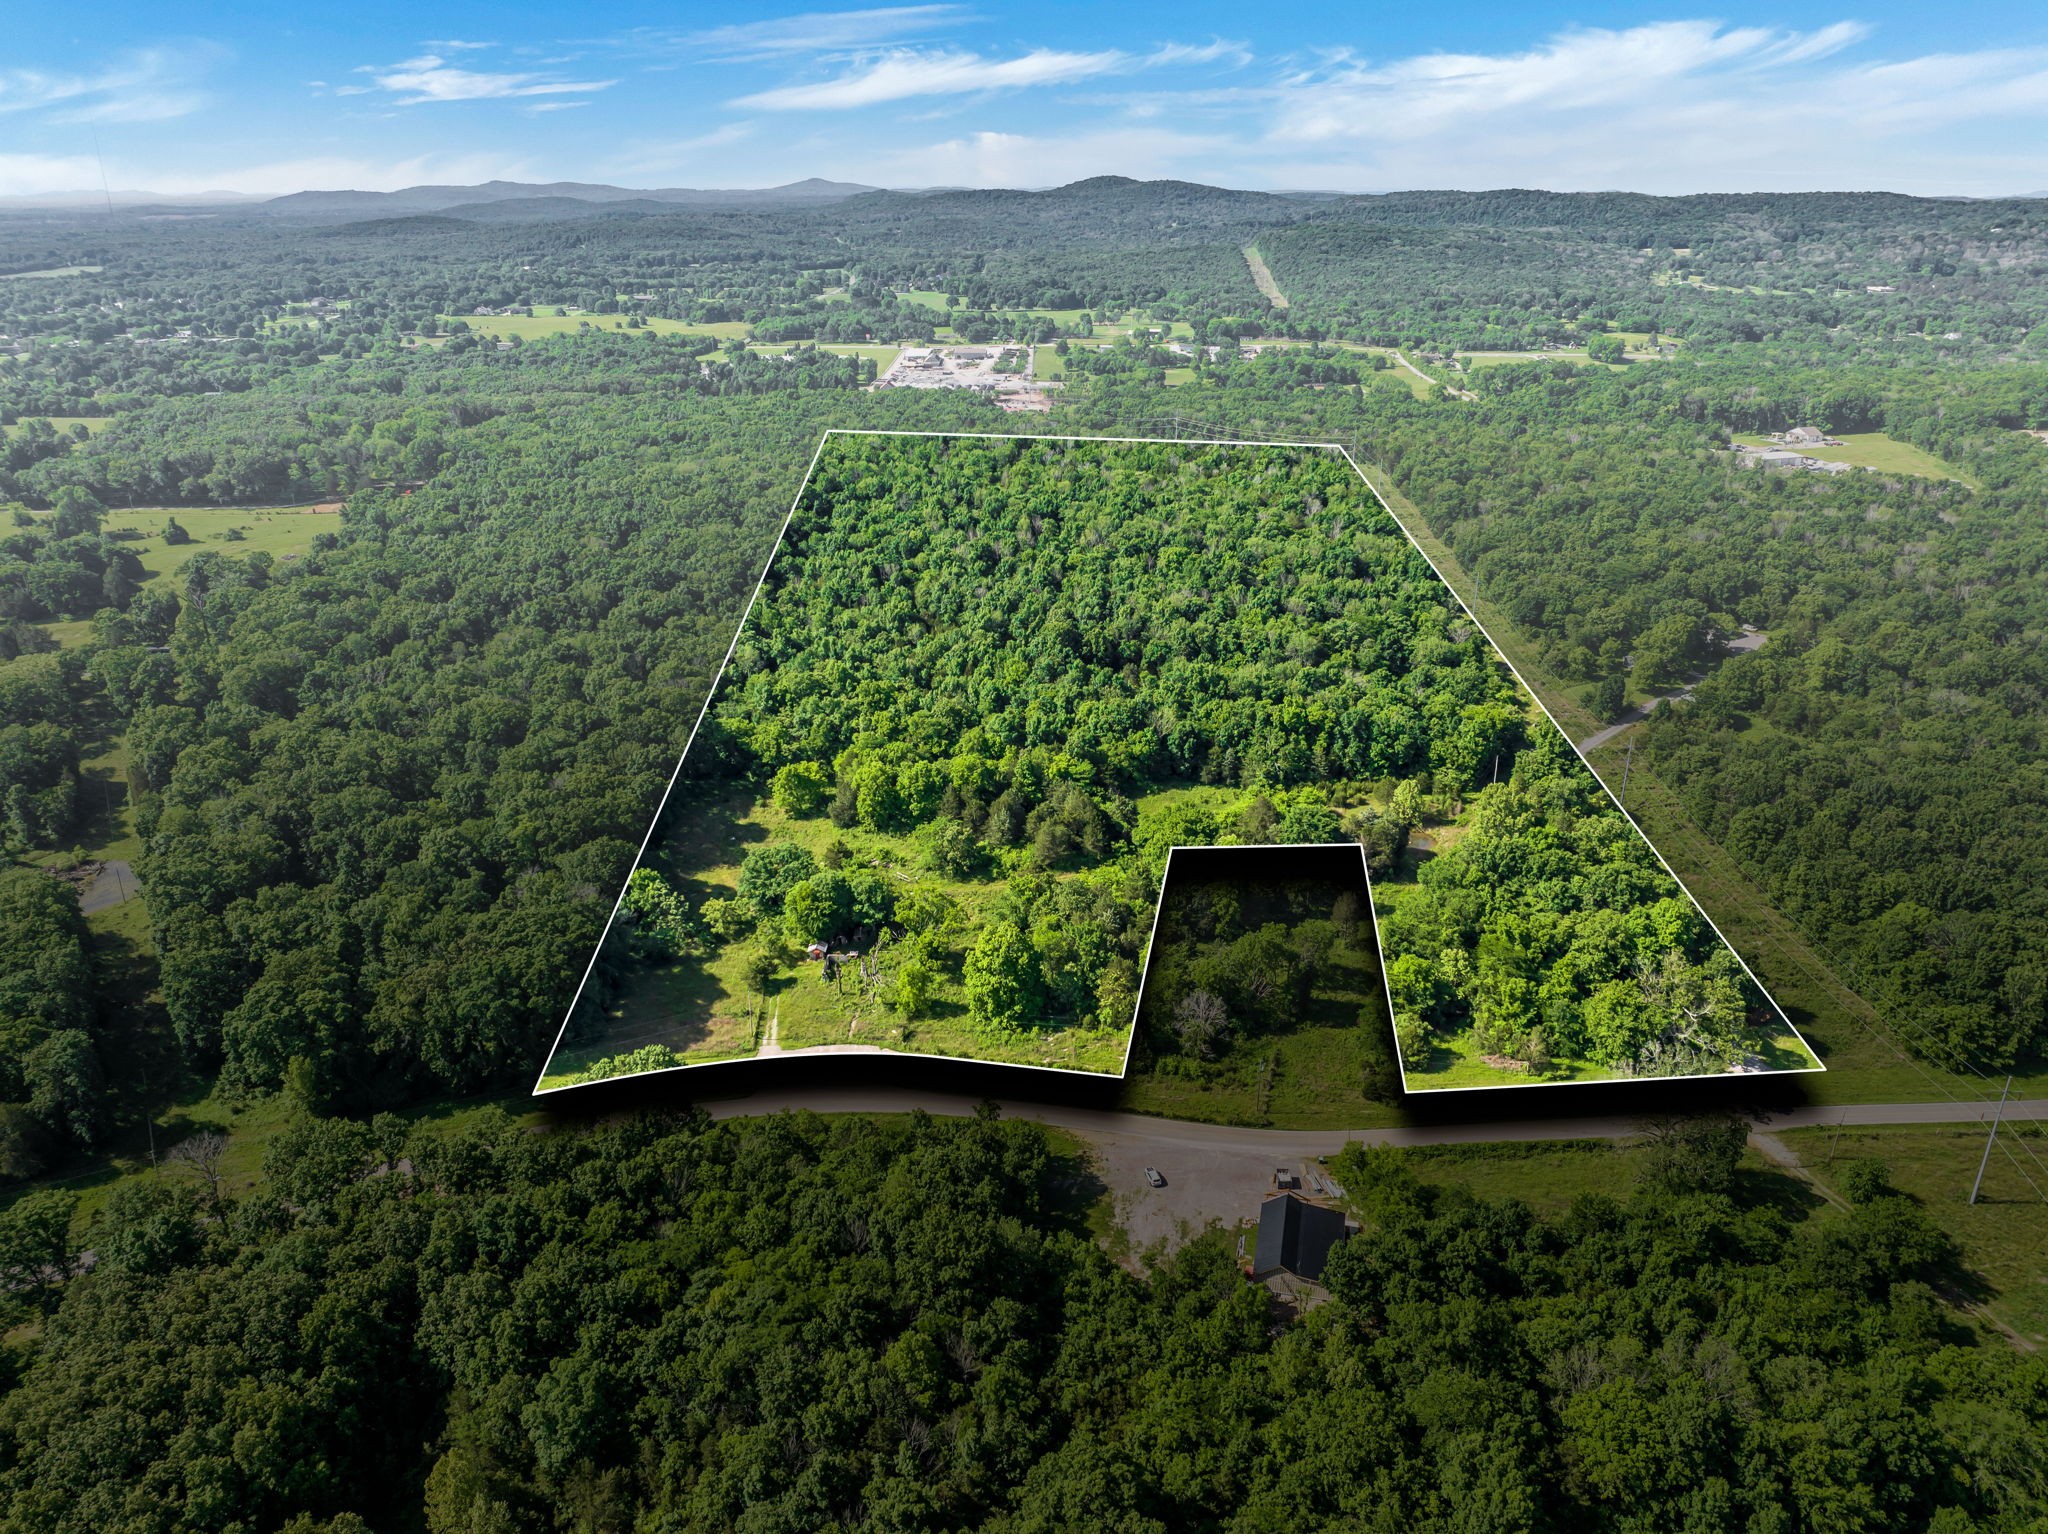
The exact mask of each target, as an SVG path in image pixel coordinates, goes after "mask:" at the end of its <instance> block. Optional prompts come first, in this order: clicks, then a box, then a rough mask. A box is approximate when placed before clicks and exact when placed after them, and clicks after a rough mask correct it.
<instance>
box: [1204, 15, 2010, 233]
mask: <svg viewBox="0 0 2048 1534" xmlns="http://www.w3.org/2000/svg"><path fill="white" fill-rule="evenodd" d="M1869 36H1870V32H1869V29H1868V28H1866V27H1864V26H1862V25H1861V24H1859V23H1854V22H1837V23H1834V24H1832V25H1829V26H1823V27H1820V28H1818V29H1816V30H1813V31H1810V32H1787V31H1778V30H1769V29H1764V28H1756V27H1742V28H1727V27H1723V26H1721V25H1720V24H1718V23H1715V22H1707V21H1672V22H1658V23H1654V24H1650V25H1645V26H1640V27H1632V28H1628V29H1625V30H1578V31H1572V32H1567V33H1564V34H1561V35H1560V36H1558V37H1555V38H1552V39H1550V40H1549V41H1547V42H1545V43H1543V44H1541V45H1540V46H1538V47H1535V48H1531V49H1526V50H1523V51H1521V52H1517V53H1505V54H1427V55H1422V56H1420V57H1416V58H1410V59H1403V60H1397V61H1393V62H1389V63H1367V62H1362V61H1359V60H1356V59H1354V58H1350V57H1344V56H1339V57H1337V58H1334V59H1332V60H1330V61H1328V62H1326V63H1325V64H1323V65H1321V66H1320V67H1317V68H1314V69H1309V70H1303V71H1300V72H1298V73H1296V74H1294V75H1291V76H1289V77H1287V78H1285V79H1283V80H1281V81H1280V82H1278V83H1277V85H1276V86H1274V87H1273V88H1272V89H1271V91H1270V93H1269V95H1268V98H1267V105H1266V106H1265V107H1264V108H1263V109H1262V110H1259V111H1255V112H1253V113H1252V114H1250V117H1249V122H1251V123H1256V124H1257V125H1258V127H1257V130H1256V137H1254V138H1248V139H1245V140H1242V141H1241V142H1240V153H1239V154H1238V155H1237V156H1235V157H1233V158H1234V159H1235V161H1236V164H1237V165H1238V166H1239V167H1240V170H1239V174H1240V175H1242V174H1243V171H1244V168H1247V167H1249V166H1252V165H1256V166H1258V167H1259V169H1258V171H1257V172H1256V173H1255V174H1254V177H1253V179H1255V180H1256V181H1258V182H1259V183H1260V184H1264V185H1269V186H1295V187H1300V186H1329V187H1336V188H1345V189H1354V190H1368V189H1377V190H1386V189H1393V188H1399V187H1415V186H1458V187H1492V186H1544V187H1551V188H1557V189H1566V190H1569V189H1591V188H1601V187H1627V188H1633V189H1639V190H1652V191H1667V192H1683V191H1696V190H1744V189H1749V190H1755V189H1788V190H1789V189H1800V188H1818V187H1891V188H1897V189H1901V190H1906V189H1910V190H1915V191H1921V192H1957V193H1970V194H1978V195H1983V194H1995V193H1997V192H2001V191H2010V190H2012V189H2013V188H2014V186H2015V185H2017V184H2018V182H2016V181H2015V180H2014V178H2013V171H2012V163H2011V162H2012V160H2013V158H2014V157H2013V156H2012V155H2010V154H2009V153H2008V152H2007V151H2005V149H2004V148H2003V146H2001V147H2000V148H1998V149H1996V150H1994V149H1992V148H1990V147H1989V146H1985V147H1984V148H1982V149H1976V150H1972V149H1969V148H1967V147H1964V146H1963V145H1961V144H1952V145H1948V146H1946V147H1944V148H1941V149H1937V148H1936V146H1935V145H1934V144H1933V143H1931V142H1929V137H1930V135H1934V134H1937V133H1938V132H1940V131H1941V130H1944V129H1948V128H1952V127H1958V126H1961V125H1965V124H1972V123H1976V124H1982V123H1987V122H1990V121H1997V120H2005V121H2008V122H2011V123H2012V124H2013V125H2014V126H2015V127H2017V126H2018V124H2019V123H2020V122H2021V121H2026V120H2031V121H2032V122H2033V124H2034V125H2035V128H2036V132H2037V134H2038V128H2039V124H2040V122H2041V120H2042V119H2043V118H2044V116H2048V50H2042V49H2020V48H2013V49H1986V50H1982V51H1979V52H1974V53H1962V54H1934V55H1926V56H1923V57H1920V58H1913V59H1905V60H1900V61H1892V62H1876V63H1860V62H1854V61H1850V60H1846V59H1843V58H1842V57H1840V55H1842V54H1843V53H1844V51H1845V50H1847V49H1850V48H1852V47H1854V46H1855V45H1857V44H1859V43H1862V42H1864V41H1866V40H1867V39H1868V38H1869ZM2038 141H2039V140H2038V137H2036V138H2035V139H2034V142H2036V143H2038ZM1938 165H1945V166H1947V167H1948V170H1947V173H1946V174H1943V173H1941V172H1939V171H1937V170H1936V169H1935V167H1936V166H1938ZM2032 179H2033V180H2034V181H2038V180H2039V177H2038V176H2036V177H2033V178H2032ZM2027 180H2028V178H2027V177H2026V176H2025V175H2024V174H2023V173H2022V174H2021V175H2020V176H2019V177H2018V181H2019V182H2025V181H2027Z"/></svg>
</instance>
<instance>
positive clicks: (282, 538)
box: [41, 502, 341, 648]
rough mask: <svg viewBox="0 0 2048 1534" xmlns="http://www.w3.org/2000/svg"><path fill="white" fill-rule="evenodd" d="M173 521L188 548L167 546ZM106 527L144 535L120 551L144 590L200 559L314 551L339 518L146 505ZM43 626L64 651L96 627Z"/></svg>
mask: <svg viewBox="0 0 2048 1534" xmlns="http://www.w3.org/2000/svg"><path fill="white" fill-rule="evenodd" d="M323 504H328V505H332V504H335V503H333V502H327V503H323ZM172 518H176V519H177V522H178V525H179V526H180V527H182V528H184V529H185V531H186V532H188V533H190V534H191V535H192V541H191V542H190V543H177V544H171V543H165V542H164V525H165V524H166V523H167V522H168V521H170V520H171V519H172ZM104 526H105V528H106V530H107V531H108V532H110V533H122V532H134V533H140V534H142V537H140V538H135V539H124V540H123V542H122V547H123V548H126V549H128V550H130V551H131V552H133V553H134V554H135V555H136V557H138V558H139V559H141V561H142V568H143V572H144V579H143V585H145V586H149V585H153V584H155V583H156V582H158V581H164V580H168V579H170V578H171V577H172V576H174V575H176V574H177V572H178V571H179V570H180V569H182V568H183V567H184V566H185V564H186V563H188V562H189V561H190V560H192V559H195V558H197V557H198V556H199V555H201V554H207V553H212V554H224V555H226V556H228V557H229V558H231V559H242V558H246V557H248V556H249V555H251V554H256V553H264V554H269V555H271V556H273V557H274V558H277V559H289V558H293V557H295V556H297V555H300V554H303V553H305V552H306V550H307V549H309V548H311V547H312V546H313V540H314V538H316V537H318V536H319V535H320V534H321V533H333V532H339V531H340V530H341V513H340V512H339V511H338V510H336V511H315V510H314V509H313V508H312V507H311V506H170V507H165V506H143V507H133V508H130V509H129V510H126V511H110V512H108V513H107V515H106V519H105V522H104ZM236 535H239V536H236ZM41 627H42V629H43V631H44V632H45V633H47V634H49V635H50V636H51V637H52V638H53V639H55V640H56V641H57V643H58V645H59V646H61V647H64V648H70V647H72V646H75V645H80V644H83V643H85V641H86V640H87V639H89V638H90V637H91V636H92V624H91V623H90V622H89V621H87V620H85V619H69V620H64V621H60V622H56V623H45V624H43V625H41Z"/></svg>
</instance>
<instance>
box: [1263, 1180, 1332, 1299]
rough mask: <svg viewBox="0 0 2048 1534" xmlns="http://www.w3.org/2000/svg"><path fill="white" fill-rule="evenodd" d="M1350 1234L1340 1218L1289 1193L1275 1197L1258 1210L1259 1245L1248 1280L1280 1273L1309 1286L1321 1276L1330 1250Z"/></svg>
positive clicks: (1318, 1205)
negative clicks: (1291, 1276)
mask: <svg viewBox="0 0 2048 1534" xmlns="http://www.w3.org/2000/svg"><path fill="white" fill-rule="evenodd" d="M1349 1234H1350V1227H1349V1226H1348V1225H1346V1224H1345V1221H1344V1216H1343V1214H1342V1213H1341V1212H1340V1211H1338V1210H1335V1209H1326V1208H1324V1207H1323V1206H1322V1205H1321V1204H1312V1203H1310V1202H1309V1201H1308V1200H1307V1199H1305V1198H1301V1197H1299V1196H1298V1195H1296V1194H1293V1193H1280V1194H1275V1195H1274V1196H1273V1197H1271V1198H1269V1199H1267V1200H1266V1201H1265V1202H1264V1203H1263V1204H1261V1205H1260V1206H1259V1241H1258V1246H1257V1248H1256V1251H1255V1254H1254V1256H1253V1259H1252V1277H1253V1278H1264V1277H1265V1276H1266V1275H1267V1274H1269V1273H1275V1272H1279V1271H1282V1270H1285V1271H1286V1272H1289V1273H1292V1274H1294V1275H1295V1277H1297V1278H1305V1279H1307V1280H1309V1281H1310V1282H1311V1283H1315V1282H1317V1281H1319V1280H1320V1279H1321V1278H1322V1276H1323V1268H1324V1266H1325V1265H1326V1264H1327V1263H1328V1262H1329V1260H1330V1250H1331V1248H1332V1247H1334V1246H1336V1244H1337V1243H1338V1242H1339V1241H1342V1240H1343V1239H1344V1238H1345V1236H1347V1235H1349Z"/></svg>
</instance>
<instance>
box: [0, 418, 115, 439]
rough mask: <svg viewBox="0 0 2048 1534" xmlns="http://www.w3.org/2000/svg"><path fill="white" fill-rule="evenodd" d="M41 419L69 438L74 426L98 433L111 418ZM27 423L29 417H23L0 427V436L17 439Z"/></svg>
mask: <svg viewBox="0 0 2048 1534" xmlns="http://www.w3.org/2000/svg"><path fill="white" fill-rule="evenodd" d="M43 419H44V420H46V421H48V422H49V423H50V424H51V425H52V426H54V427H56V428H57V431H58V434H59V435H61V436H69V435H70V434H71V428H72V427H74V426H83V427H84V428H85V429H86V430H87V431H89V432H91V431H98V430H99V429H100V428H101V427H102V426H104V425H106V424H107V422H109V421H111V420H112V419H113V417H112V416H106V415H51V416H44V417H43ZM28 422H29V417H26V416H24V417H23V418H22V419H21V420H19V421H16V422H15V423H14V424H13V425H12V426H0V436H7V437H18V436H20V435H21V434H22V432H23V431H24V430H26V429H27V426H28Z"/></svg>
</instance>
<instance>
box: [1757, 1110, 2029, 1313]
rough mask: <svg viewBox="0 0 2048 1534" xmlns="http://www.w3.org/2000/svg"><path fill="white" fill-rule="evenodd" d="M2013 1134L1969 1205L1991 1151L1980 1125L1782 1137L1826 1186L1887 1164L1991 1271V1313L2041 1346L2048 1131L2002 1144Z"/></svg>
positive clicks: (1973, 1261) (2016, 1131)
mask: <svg viewBox="0 0 2048 1534" xmlns="http://www.w3.org/2000/svg"><path fill="white" fill-rule="evenodd" d="M2007 1134H2011V1135H2013V1136H2014V1139H2013V1142H2012V1143H2011V1144H2010V1145H2009V1146H2006V1147H2005V1148H2004V1149H2003V1150H2001V1149H1994V1150H1993V1151H1992V1153H1991V1161H1990V1163H1989V1165H1988V1166H1987V1167H1986V1168H1985V1172H1984V1191H1983V1193H1982V1195H1981V1196H1980V1198H1979V1200H1978V1202H1977V1203H1976V1204H1975V1205H1972V1204H1971V1203H1970V1202H1969V1197H1970V1183H1971V1181H1972V1180H1973V1179H1974V1178H1975V1177H1976V1175H1977V1164H1978V1162H1979V1161H1980V1160H1981V1159H1982V1157H1983V1154H1984V1140H1985V1132H1984V1130H1983V1129H1981V1128H1976V1127H1973V1126H1964V1125H1933V1124H1927V1125H1918V1124H1916V1125H1882V1126H1871V1127H1867V1128H1842V1129H1795V1130H1790V1131H1788V1132H1786V1133H1784V1134H1782V1135H1780V1136H1779V1138H1780V1139H1782V1140H1783V1141H1784V1142H1785V1143H1786V1144H1787V1145H1788V1146H1790V1147H1791V1148H1792V1150H1793V1151H1794V1153H1795V1154H1796V1155H1798V1157H1799V1159H1800V1160H1801V1161H1802V1162H1804V1163H1805V1164H1806V1166H1807V1167H1808V1169H1809V1170H1811V1171H1812V1172H1813V1174H1814V1175H1815V1176H1816V1177H1817V1178H1819V1179H1820V1181H1821V1182H1823V1183H1827V1182H1828V1181H1829V1179H1830V1177H1831V1176H1832V1175H1833V1173H1834V1172H1835V1171H1836V1170H1838V1169H1839V1168H1841V1167H1843V1166H1845V1165H1847V1164H1848V1163H1849V1162H1851V1161H1854V1160H1857V1159H1858V1158H1860V1157H1864V1156H1875V1157H1878V1158H1879V1159H1880V1160H1882V1161H1883V1162H1884V1163H1885V1165H1886V1166H1887V1167H1888V1168H1890V1171H1891V1181H1892V1185H1893V1186H1894V1187H1896V1188H1898V1189H1899V1191H1901V1192H1902V1193H1909V1194H1911V1195H1912V1196H1913V1197H1914V1198H1916V1199H1918V1200H1919V1201H1920V1205H1921V1207H1922V1209H1923V1210H1924V1211H1925V1212H1926V1214H1927V1216H1928V1217H1929V1218H1930V1219H1932V1220H1933V1221H1934V1222H1935V1223H1936V1224H1937V1225H1939V1226H1940V1227H1941V1228H1942V1229H1943V1230H1945V1231H1947V1232H1948V1233H1949V1235H1950V1236H1952V1237H1953V1238H1954V1239H1955V1241H1956V1244H1957V1245H1958V1246H1960V1247H1961V1248H1962V1250H1963V1260H1964V1263H1965V1265H1966V1266H1968V1267H1969V1268H1970V1269H1972V1270H1973V1271H1974V1272H1977V1273H1979V1274H1982V1275H1983V1277H1984V1279H1985V1280H1986V1281H1987V1285H1988V1290H1989V1292H1988V1293H1987V1294H1986V1295H1985V1297H1984V1300H1983V1308H1984V1309H1985V1311H1986V1312H1988V1313H1989V1314H1990V1316H1991V1317H1992V1318H1993V1319H1994V1320H1996V1321H1998V1322H2001V1323H2003V1324H2004V1325H2005V1326H2008V1327H2010V1328H2011V1329H2012V1330H2013V1331H2015V1332H2017V1333H2019V1334H2020V1335H2021V1336H2022V1337H2024V1338H2026V1339H2027V1340H2028V1341H2030V1342H2032V1343H2033V1344H2034V1345H2035V1346H2037V1347H2038V1346H2042V1345H2044V1344H2048V1260H2044V1254H2048V1202H2044V1201H2043V1199H2042V1197H2041V1194H2040V1193H2038V1192H2036V1191H2035V1189H2034V1188H2032V1187H2029V1186H2028V1184H2027V1178H2029V1177H2031V1178H2032V1179H2033V1180H2034V1183H2035V1184H2036V1185H2037V1186H2038V1187H2040V1188H2042V1189H2048V1172H2044V1170H2043V1167H2042V1165H2041V1162H2048V1129H2044V1127H2043V1126H2041V1125H2039V1124H2033V1125H2026V1126H2020V1127H2017V1128H2009V1129H2008V1130H2005V1131H2001V1133H2000V1137H1999V1138H2000V1141H2001V1143H2003V1142H2004V1141H2005V1139H2006V1136H2007ZM2020 1135H2024V1136H2025V1140H2024V1142H2022V1141H2021V1140H2020V1139H2019V1138H2018V1136H2020ZM2030 1152H2031V1154H2030ZM2035 1157H2039V1158H2040V1161H2036V1160H2035V1159H2034V1158H2035ZM2023 1173H2024V1175H2022V1174H2023Z"/></svg>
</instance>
